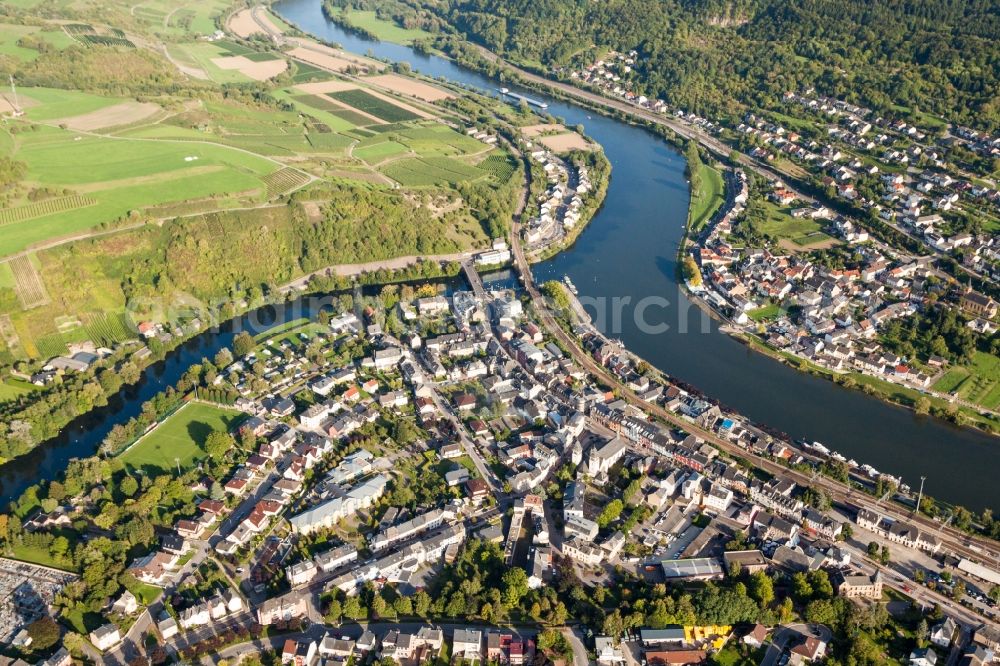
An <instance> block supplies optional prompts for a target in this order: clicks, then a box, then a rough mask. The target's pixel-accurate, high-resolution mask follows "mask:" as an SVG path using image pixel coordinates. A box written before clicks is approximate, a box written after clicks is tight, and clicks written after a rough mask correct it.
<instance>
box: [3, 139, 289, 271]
mask: <svg viewBox="0 0 1000 666" xmlns="http://www.w3.org/2000/svg"><path fill="white" fill-rule="evenodd" d="M14 157H15V158H16V159H19V160H22V161H23V162H25V163H26V164H27V166H28V178H30V179H31V180H33V181H35V182H37V183H39V184H41V185H44V186H48V187H56V188H63V187H69V188H72V189H73V190H74V191H75V192H77V193H79V194H81V195H84V196H85V197H86V199H85V200H83V203H92V205H88V206H85V207H82V208H75V209H69V210H63V211H56V212H53V213H51V214H48V215H45V216H43V217H35V218H34V219H32V220H30V221H22V222H12V223H9V224H5V225H4V227H3V228H4V233H3V234H2V235H0V256H4V255H8V254H12V253H14V252H17V251H19V250H22V249H24V248H25V247H26V246H27V245H29V244H31V243H36V242H39V241H42V240H45V239H48V238H53V237H58V236H63V235H66V234H68V233H71V232H78V231H82V230H84V229H87V228H89V227H92V226H95V225H97V224H100V223H101V222H107V221H110V220H114V219H115V218H118V217H120V216H122V215H124V214H125V213H127V212H128V211H130V210H140V209H142V208H144V207H146V206H152V205H157V204H163V203H167V202H172V201H183V200H187V199H193V198H200V197H211V196H220V195H229V194H234V193H247V194H250V195H256V196H259V197H262V196H263V195H264V194H265V191H266V186H265V182H264V178H265V177H266V176H268V175H269V174H271V173H273V172H275V171H277V170H278V168H279V165H277V164H275V163H273V162H271V161H269V160H267V159H264V158H263V157H260V156H258V155H255V154H251V153H248V152H244V151H241V150H234V149H232V148H228V147H226V146H220V145H214V144H211V143H207V142H189V141H188V142H185V141H170V140H162V141H151V140H142V139H132V138H105V137H99V136H93V135H81V134H77V133H75V132H71V131H67V130H62V129H58V128H55V127H45V128H43V129H41V130H39V131H35V132H27V133H22V134H21V135H20V145H19V146H18V149H17V151H16V152H15V153H14Z"/></svg>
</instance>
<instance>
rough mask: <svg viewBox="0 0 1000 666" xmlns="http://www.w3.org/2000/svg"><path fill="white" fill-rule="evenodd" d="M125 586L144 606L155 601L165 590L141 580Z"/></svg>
mask: <svg viewBox="0 0 1000 666" xmlns="http://www.w3.org/2000/svg"><path fill="white" fill-rule="evenodd" d="M125 587H126V589H127V590H128V591H129V592H131V593H132V594H134V595H135V598H136V599H137V600H138V601H139V603H140V604H142V605H143V606H148V605H149V604H151V603H153V601H154V600H155V599H156V597H158V596H160V593H161V592H163V589H162V588H159V587H157V586H155V585H150V584H149V583H143V582H140V581H133V582H132V583H131V584H129V585H126V586H125Z"/></svg>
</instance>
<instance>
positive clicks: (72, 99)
mask: <svg viewBox="0 0 1000 666" xmlns="http://www.w3.org/2000/svg"><path fill="white" fill-rule="evenodd" d="M18 95H20V96H22V97H24V98H26V99H28V100H31V101H32V102H34V103H35V104H36V105H35V106H30V105H29V104H25V107H26V109H25V115H26V116H27V117H28V118H30V119H31V120H53V119H55V118H67V117H70V116H80V115H83V114H85V113H90V112H91V111H97V110H98V109H104V108H107V107H109V106H114V105H116V104H121V103H122V102H124V101H126V100H125V99H124V98H121V97H101V96H100V95H92V94H90V93H84V92H79V91H77V90H61V89H56V88H21V89H20V90H19V91H18Z"/></svg>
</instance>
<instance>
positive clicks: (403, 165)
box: [382, 157, 486, 187]
mask: <svg viewBox="0 0 1000 666" xmlns="http://www.w3.org/2000/svg"><path fill="white" fill-rule="evenodd" d="M382 173H384V174H385V175H386V176H388V177H389V178H392V179H393V180H395V181H396V182H398V183H399V184H400V185H403V186H405V187H441V186H445V185H454V184H455V183H462V182H465V181H467V180H476V179H477V178H482V177H483V176H485V175H486V172H485V171H483V170H481V169H479V168H478V167H474V166H470V165H468V164H464V163H462V162H459V161H458V160H453V159H451V158H448V157H427V158H411V159H403V160H399V161H396V162H392V163H391V164H389V165H388V166H387V167H385V168H384V169H383V170H382Z"/></svg>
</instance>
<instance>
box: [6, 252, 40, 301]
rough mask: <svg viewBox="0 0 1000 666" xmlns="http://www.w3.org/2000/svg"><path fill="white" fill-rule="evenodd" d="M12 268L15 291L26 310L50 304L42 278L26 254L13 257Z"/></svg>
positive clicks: (11, 260)
mask: <svg viewBox="0 0 1000 666" xmlns="http://www.w3.org/2000/svg"><path fill="white" fill-rule="evenodd" d="M10 268H11V271H12V272H13V273H14V281H15V285H14V291H15V292H17V298H18V300H20V301H21V307H23V308H24V309H25V310H27V309H29V308H33V307H37V306H39V305H43V304H45V303H47V302H48V300H49V295H48V293H47V292H46V291H45V285H44V284H42V278H41V276H40V275H39V274H38V271H36V270H35V267H34V265H33V264H32V263H31V259H30V258H28V255H26V254H19V255H17V256H16V257H11V259H10Z"/></svg>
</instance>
